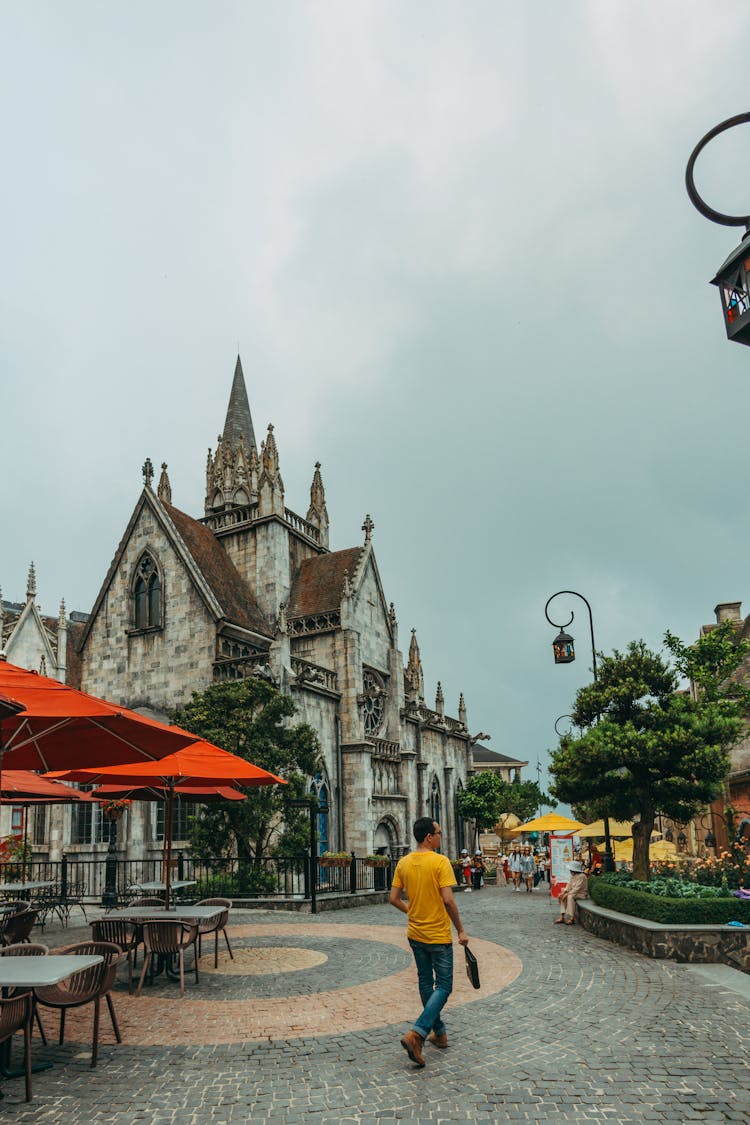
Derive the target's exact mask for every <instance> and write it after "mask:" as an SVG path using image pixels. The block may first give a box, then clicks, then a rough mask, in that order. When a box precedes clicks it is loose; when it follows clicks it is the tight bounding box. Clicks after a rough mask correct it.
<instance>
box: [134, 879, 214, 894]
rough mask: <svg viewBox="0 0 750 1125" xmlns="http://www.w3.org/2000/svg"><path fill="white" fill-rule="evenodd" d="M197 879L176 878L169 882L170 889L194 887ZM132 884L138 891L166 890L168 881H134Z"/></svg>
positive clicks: (177, 889)
mask: <svg viewBox="0 0 750 1125" xmlns="http://www.w3.org/2000/svg"><path fill="white" fill-rule="evenodd" d="M197 881H198V880H197V879H174V880H173V881H172V882H171V883H170V884H169V889H170V890H172V891H179V890H180V888H181V887H194V886H195V885H196V883H197ZM131 886H132V887H133V888H134V889H135V890H138V891H166V889H167V884H166V883H132V884H131Z"/></svg>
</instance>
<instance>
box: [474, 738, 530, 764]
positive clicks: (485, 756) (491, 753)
mask: <svg viewBox="0 0 750 1125" xmlns="http://www.w3.org/2000/svg"><path fill="white" fill-rule="evenodd" d="M472 756H473V758H474V761H475V762H477V763H479V765H498V766H499V765H505V764H507V765H509V766H520V765H525V763H524V762H521V761H520V760H519V759H518V758H509V757H508V755H507V754H498V752H497V751H496V750H490V748H489V746H482V745H481V744H480V743H478V742H477V743H476V744H475V745H474V747H473V749H472Z"/></svg>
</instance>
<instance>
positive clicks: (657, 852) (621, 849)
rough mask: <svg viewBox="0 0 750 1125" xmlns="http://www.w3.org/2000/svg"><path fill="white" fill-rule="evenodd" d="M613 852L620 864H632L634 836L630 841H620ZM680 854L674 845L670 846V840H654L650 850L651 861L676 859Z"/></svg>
mask: <svg viewBox="0 0 750 1125" xmlns="http://www.w3.org/2000/svg"><path fill="white" fill-rule="evenodd" d="M612 850H613V851H614V854H615V859H616V860H617V862H618V863H632V861H633V838H632V836H631V837H630V839H628V840H618V841H617V843H616V844H614V845H613V848H612ZM678 854H679V853H678V851H677V849H676V848H675V846H674V844H670V843H669V841H668V840H652V841H651V843H650V845H649V849H648V857H649V859H676V858H677V856H678Z"/></svg>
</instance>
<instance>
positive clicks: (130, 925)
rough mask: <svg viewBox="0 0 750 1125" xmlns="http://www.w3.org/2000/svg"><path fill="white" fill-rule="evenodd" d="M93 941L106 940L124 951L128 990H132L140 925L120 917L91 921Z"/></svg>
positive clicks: (140, 930)
mask: <svg viewBox="0 0 750 1125" xmlns="http://www.w3.org/2000/svg"><path fill="white" fill-rule="evenodd" d="M91 938H92V940H93V941H108V942H111V943H112V945H116V946H117V947H118V949H119V950H120V952H121V953H124V954H125V956H126V958H127V962H128V992H132V991H133V973H134V971H135V959H136V957H137V955H138V946H139V944H140V943H141V941H142V940H143V933H142V927H141V926H139V925H137V924H136V923H135V922H126V921H125V920H124V919H122V918H100V919H98V921H96V922H92V923H91Z"/></svg>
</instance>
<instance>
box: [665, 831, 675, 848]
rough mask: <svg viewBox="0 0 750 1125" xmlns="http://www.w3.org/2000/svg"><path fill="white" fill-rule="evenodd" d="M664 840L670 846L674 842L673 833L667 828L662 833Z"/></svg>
mask: <svg viewBox="0 0 750 1125" xmlns="http://www.w3.org/2000/svg"><path fill="white" fill-rule="evenodd" d="M664 839H665V840H666V841H667V843H668V844H671V843H672V841H673V840H674V832H673V831H672V829H671V828H668V829H667V830H666V832H665V833H664Z"/></svg>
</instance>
